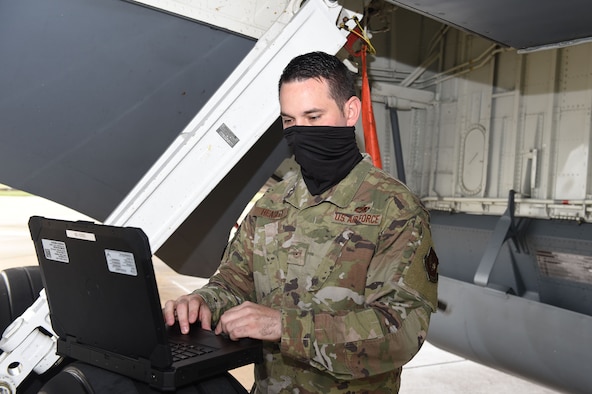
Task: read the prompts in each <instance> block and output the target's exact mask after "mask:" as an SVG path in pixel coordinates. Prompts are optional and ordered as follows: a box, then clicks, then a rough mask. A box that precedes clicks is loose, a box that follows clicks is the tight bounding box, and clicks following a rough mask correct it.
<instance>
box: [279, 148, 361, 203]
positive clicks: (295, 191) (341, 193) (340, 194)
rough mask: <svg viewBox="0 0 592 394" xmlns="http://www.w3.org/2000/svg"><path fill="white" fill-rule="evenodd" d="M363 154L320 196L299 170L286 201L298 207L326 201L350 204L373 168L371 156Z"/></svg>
mask: <svg viewBox="0 0 592 394" xmlns="http://www.w3.org/2000/svg"><path fill="white" fill-rule="evenodd" d="M362 155H363V157H364V158H363V160H361V161H360V162H359V163H358V164H356V166H355V167H354V168H353V169H352V170H351V171H350V173H349V174H347V176H346V177H345V178H343V179H342V180H341V182H339V183H338V184H337V185H335V186H333V187H332V188H330V189H329V190H326V191H325V192H323V193H321V194H319V195H318V196H313V195H312V194H310V192H309V191H308V188H307V187H306V184H305V183H304V179H302V174H301V173H300V172H299V173H298V176H297V177H296V178H295V180H294V183H293V184H292V185H291V186H290V187H288V188H287V189H286V194H285V195H284V201H286V202H287V203H288V204H290V205H292V206H294V207H295V208H298V209H304V208H307V207H311V206H314V205H318V204H320V203H322V202H324V201H328V202H331V203H333V204H335V205H337V206H338V207H340V208H344V207H346V206H348V205H349V204H350V203H351V201H352V200H353V198H354V196H355V195H356V193H357V191H358V189H359V188H360V185H361V184H362V182H363V181H364V179H365V178H366V175H368V171H369V170H370V168H372V162H371V159H370V156H369V155H368V154H366V153H364V154H362Z"/></svg>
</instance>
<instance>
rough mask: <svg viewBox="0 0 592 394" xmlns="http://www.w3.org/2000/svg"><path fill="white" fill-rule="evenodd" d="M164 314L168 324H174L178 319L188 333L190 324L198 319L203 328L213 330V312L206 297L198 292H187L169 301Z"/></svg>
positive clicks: (163, 311) (165, 305) (185, 332)
mask: <svg viewBox="0 0 592 394" xmlns="http://www.w3.org/2000/svg"><path fill="white" fill-rule="evenodd" d="M162 314H163V316H164V321H165V323H166V324H167V325H168V326H172V325H173V324H175V320H177V321H178V322H179V327H180V328H181V332H182V333H183V334H187V333H188V332H189V325H190V324H193V323H195V322H196V321H198V320H199V321H200V322H201V327H202V328H203V329H205V330H208V331H211V330H212V312H211V311H210V308H209V307H208V305H207V304H206V303H205V301H204V299H203V298H201V296H199V295H197V294H187V295H184V296H181V297H179V298H177V299H176V300H174V301H172V300H169V301H167V302H166V303H165V304H164V309H163V310H162Z"/></svg>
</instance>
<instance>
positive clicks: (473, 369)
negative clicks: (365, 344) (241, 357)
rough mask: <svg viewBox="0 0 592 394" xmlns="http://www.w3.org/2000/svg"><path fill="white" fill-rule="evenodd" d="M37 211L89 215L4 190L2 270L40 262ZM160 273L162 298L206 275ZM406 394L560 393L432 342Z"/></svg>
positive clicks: (405, 384) (412, 368) (244, 374)
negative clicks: (31, 223)
mask: <svg viewBox="0 0 592 394" xmlns="http://www.w3.org/2000/svg"><path fill="white" fill-rule="evenodd" d="M31 215H41V216H46V217H54V218H60V219H71V220H78V219H86V220H88V219H89V218H87V217H85V216H83V215H81V214H80V213H77V212H75V211H72V210H70V209H68V208H65V207H63V206H60V205H58V204H55V203H52V202H50V201H47V200H44V199H42V198H39V197H33V196H22V195H16V196H15V195H11V194H9V193H5V192H4V193H3V192H1V191H0V270H1V269H5V268H9V267H15V266H24V265H36V264H37V262H36V258H35V252H34V249H33V245H32V243H31V239H30V236H29V232H28V228H27V221H28V219H29V217H30V216H31ZM155 271H156V274H157V281H158V284H159V291H160V295H161V299H162V300H166V299H170V298H176V297H177V296H178V295H181V294H185V293H187V292H189V291H191V290H193V289H194V288H197V287H199V286H201V284H202V283H204V280H203V279H200V278H192V277H186V276H182V275H178V274H176V273H175V272H174V271H172V270H171V269H170V268H168V267H167V266H166V265H165V264H164V263H162V262H160V261H155ZM251 372H252V367H251V366H246V367H243V368H239V369H237V370H234V371H233V374H234V376H236V377H237V379H238V380H239V381H241V383H243V385H245V386H246V387H250V386H251V385H252V382H253V378H252V373H251ZM400 393H401V394H425V393H438V394H459V393H472V394H489V393H491V394H494V393H495V394H498V393H522V394H552V393H558V391H554V390H550V389H547V388H545V387H541V386H539V385H537V384H535V383H531V382H528V381H525V380H523V379H520V378H517V377H514V376H511V375H508V374H505V373H503V372H499V371H497V370H494V369H491V368H488V367H485V366H482V365H480V364H477V363H474V362H471V361H469V360H466V359H464V358H462V357H459V356H457V355H454V354H451V353H447V352H445V351H443V350H441V349H439V348H436V347H435V346H432V345H431V344H429V343H427V344H426V345H425V346H424V347H423V348H422V350H421V351H420V352H419V354H418V355H417V356H416V357H415V358H414V359H413V360H412V361H411V362H410V363H409V364H407V365H406V366H405V367H404V371H403V378H402V386H401V390H400Z"/></svg>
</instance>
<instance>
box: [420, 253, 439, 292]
mask: <svg viewBox="0 0 592 394" xmlns="http://www.w3.org/2000/svg"><path fill="white" fill-rule="evenodd" d="M423 263H424V265H425V269H426V272H427V274H428V279H429V281H430V282H432V283H438V264H439V263H438V256H436V252H434V249H432V248H430V251H429V253H428V254H427V255H426V256H425V257H424V259H423Z"/></svg>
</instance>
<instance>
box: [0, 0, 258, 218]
mask: <svg viewBox="0 0 592 394" xmlns="http://www.w3.org/2000/svg"><path fill="white" fill-rule="evenodd" d="M253 45H254V41H253V40H252V39H249V38H245V37H242V36H239V35H236V34H232V33H229V32H227V31H222V30H218V29H214V28H212V27H210V26H206V25H204V24H200V23H197V22H194V21H190V20H187V19H183V18H180V17H176V16H173V15H169V14H165V13H163V12H159V11H156V10H152V9H149V8H146V7H142V6H139V5H136V4H132V3H128V2H125V1H119V0H100V1H97V0H95V1H91V0H48V1H41V2H39V1H31V0H2V1H1V2H0V70H1V71H2V72H0V183H3V184H7V185H9V186H12V187H14V188H17V189H21V190H25V191H28V192H30V193H33V194H36V195H39V196H42V197H45V198H48V199H50V200H53V201H56V202H59V203H61V204H63V205H66V206H68V207H71V208H73V209H76V210H78V211H80V212H82V213H85V214H87V215H89V216H91V217H93V218H95V219H98V220H101V221H102V220H104V219H105V218H106V217H107V216H108V215H109V214H110V213H111V212H112V211H113V209H114V208H115V207H116V206H117V205H118V204H119V202H120V201H121V200H122V199H123V198H124V197H125V195H126V194H127V193H128V192H129V191H130V190H131V189H132V187H133V186H134V185H135V184H136V183H137V182H138V181H139V180H140V178H141V177H142V176H143V175H144V174H145V173H146V171H147V170H148V169H149V168H150V166H151V165H152V164H153V163H154V162H155V161H156V159H157V158H158V157H159V156H160V155H161V154H162V152H164V150H165V149H166V148H167V146H168V145H169V144H170V143H171V142H172V141H173V140H174V138H175V137H176V136H177V135H178V134H179V132H180V131H182V130H183V128H184V127H185V125H186V124H187V123H188V122H189V121H190V120H191V119H192V118H193V117H194V116H195V114H196V113H197V112H198V111H199V109H200V108H201V107H202V106H203V104H204V103H205V102H206V101H207V100H208V99H209V98H210V97H211V95H212V94H213V93H214V91H215V90H216V89H217V88H218V87H219V86H220V85H221V83H222V82H223V81H224V79H225V78H226V77H227V76H228V75H229V74H230V73H231V72H232V70H233V69H234V68H235V67H236V65H237V64H238V63H239V62H240V61H241V60H242V59H243V58H244V57H245V55H246V54H247V53H248V51H249V50H250V49H251V48H252V47H253Z"/></svg>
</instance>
